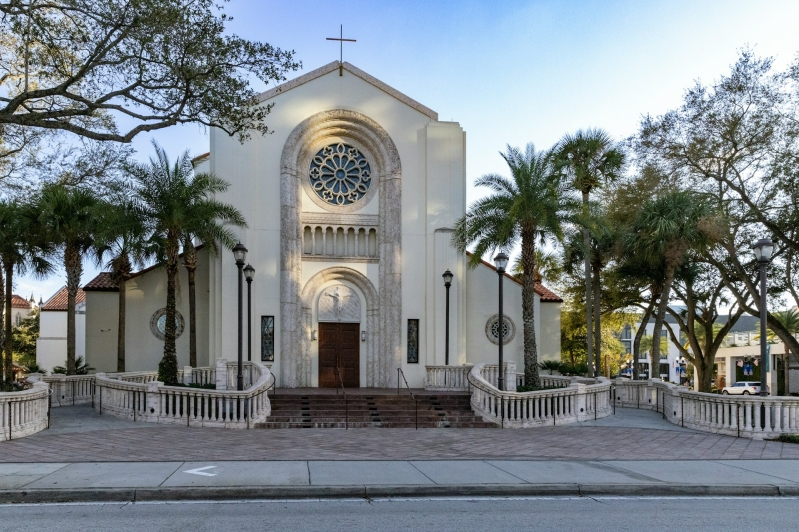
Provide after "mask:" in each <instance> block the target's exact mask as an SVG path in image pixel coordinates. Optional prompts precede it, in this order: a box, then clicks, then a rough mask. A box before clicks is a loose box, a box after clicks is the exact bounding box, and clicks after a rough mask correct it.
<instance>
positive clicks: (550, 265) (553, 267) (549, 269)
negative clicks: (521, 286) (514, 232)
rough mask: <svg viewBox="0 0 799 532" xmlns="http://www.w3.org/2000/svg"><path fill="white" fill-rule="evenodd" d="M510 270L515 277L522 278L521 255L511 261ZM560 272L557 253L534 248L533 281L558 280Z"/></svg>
mask: <svg viewBox="0 0 799 532" xmlns="http://www.w3.org/2000/svg"><path fill="white" fill-rule="evenodd" d="M511 272H512V273H513V276H514V277H516V278H517V279H519V280H524V267H523V266H522V260H521V257H518V258H516V260H515V261H513V267H511ZM561 273H562V267H561V264H560V259H559V258H558V255H557V254H556V253H554V252H552V251H544V250H542V249H541V248H536V250H535V270H534V271H533V278H534V279H535V282H536V283H542V282H544V281H546V282H548V283H555V282H558V281H559V280H560V278H561Z"/></svg>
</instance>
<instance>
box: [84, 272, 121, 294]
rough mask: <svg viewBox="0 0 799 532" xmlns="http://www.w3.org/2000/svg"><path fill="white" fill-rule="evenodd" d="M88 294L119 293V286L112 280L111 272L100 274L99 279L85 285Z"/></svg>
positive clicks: (96, 278)
mask: <svg viewBox="0 0 799 532" xmlns="http://www.w3.org/2000/svg"><path fill="white" fill-rule="evenodd" d="M83 289H84V290H86V291H87V292H119V287H118V286H117V284H116V283H115V282H114V281H112V280H111V272H100V273H98V274H97V277H95V278H94V279H92V280H91V281H89V282H88V283H86V284H85V285H83Z"/></svg>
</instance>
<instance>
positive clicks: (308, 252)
mask: <svg viewBox="0 0 799 532" xmlns="http://www.w3.org/2000/svg"><path fill="white" fill-rule="evenodd" d="M339 66H340V63H339V62H338V61H336V62H333V63H330V64H328V65H326V66H324V67H322V68H319V69H317V70H315V71H312V72H309V73H307V74H305V75H303V76H301V77H299V78H296V79H294V80H292V81H289V82H287V83H285V84H283V85H281V86H278V87H275V88H273V89H271V90H269V91H267V92H265V93H263V94H262V95H261V96H260V97H259V103H258V105H273V107H272V110H271V113H270V114H269V117H268V121H269V126H270V129H272V130H273V133H272V134H269V135H265V136H258V137H254V138H253V139H251V140H249V141H247V142H246V143H244V144H241V143H239V142H238V141H237V140H235V139H234V138H231V137H229V136H227V135H226V134H224V133H220V132H217V131H215V130H212V131H211V137H210V141H211V142H210V153H209V154H207V155H206V156H203V157H200V158H198V159H197V160H196V170H197V171H210V172H214V173H215V174H216V175H218V176H219V177H221V178H223V179H225V180H226V181H228V182H229V183H231V186H230V188H229V189H228V190H227V191H226V192H225V193H224V194H221V195H220V197H219V199H220V200H221V201H224V202H226V203H230V204H232V205H234V206H236V207H237V208H238V209H240V210H241V211H242V213H243V214H244V217H245V219H246V220H247V223H248V227H247V228H246V229H242V230H240V233H239V234H240V239H241V242H242V243H243V244H244V245H245V246H246V247H247V248H248V255H247V262H249V263H250V264H252V266H253V267H254V268H255V278H254V281H253V283H252V315H251V318H250V322H249V324H250V327H251V336H250V341H251V345H252V351H251V356H252V358H253V359H256V360H261V361H263V362H264V363H266V364H268V365H270V366H271V367H272V371H273V373H274V374H275V375H276V377H277V383H278V386H284V387H306V386H310V387H315V386H337V385H339V382H340V381H343V383H344V385H345V386H355V387H392V386H396V385H397V378H398V372H397V368H402V370H403V372H404V374H405V376H406V378H407V379H408V382H409V384H410V385H411V386H412V387H421V386H423V384H424V379H425V366H426V365H443V364H444V363H445V357H446V356H447V355H446V352H447V349H446V345H445V336H446V335H445V329H446V323H445V322H446V319H447V312H446V307H447V290H446V289H445V286H444V281H443V279H442V274H443V273H444V272H445V271H447V270H449V271H450V272H452V274H453V276H454V278H453V281H452V286H451V288H450V290H449V309H450V310H449V331H450V334H449V363H450V364H451V365H460V364H465V363H475V362H482V361H495V360H496V354H497V342H498V341H499V336H498V335H499V334H500V333H499V331H498V327H497V320H496V314H497V290H498V276H497V273H496V271H495V270H493V267H492V266H490V265H488V264H487V263H486V264H483V265H480V266H478V267H477V268H476V269H473V270H470V269H467V267H466V259H467V257H466V256H464V255H462V254H459V253H457V252H456V251H455V249H454V248H453V247H452V245H451V243H450V240H451V236H452V227H453V225H454V223H455V221H456V220H457V219H458V218H460V217H461V216H463V214H464V213H465V209H466V156H465V146H466V135H465V133H464V131H463V129H462V128H461V127H460V125H459V124H458V123H456V122H444V121H440V120H439V119H438V115H437V114H436V113H435V112H434V111H432V110H430V109H428V108H427V107H425V106H424V105H422V104H420V103H418V102H416V101H414V100H412V99H411V98H409V97H407V96H405V95H403V94H401V93H399V92H398V91H396V90H395V89H393V88H391V87H389V86H387V85H386V84H384V83H382V82H381V81H379V80H377V79H375V78H373V77H372V76H370V75H369V74H367V73H365V72H363V71H361V70H359V69H358V68H356V67H354V66H353V65H350V64H349V63H343V65H341V66H342V67H343V68H341V69H340V68H339ZM199 259H200V270H199V271H198V275H197V292H196V293H197V307H198V328H197V329H198V363H199V364H200V365H207V364H213V363H214V362H215V360H216V359H220V358H225V359H228V360H234V359H235V358H236V355H237V338H238V336H237V335H238V329H237V324H238V321H237V320H238V310H237V303H238V291H237V290H238V288H237V287H238V285H237V282H238V281H237V279H238V268H237V266H236V265H235V263H234V260H233V256H232V254H231V253H229V252H227V251H225V252H222V253H221V254H219V255H216V256H214V255H211V254H209V253H208V250H207V249H203V250H202V251H201V252H200V254H199ZM181 273H182V275H181V284H180V290H179V294H178V301H179V303H178V310H179V313H180V315H181V316H180V317H179V323H178V329H179V330H182V333H181V335H180V337H179V338H178V356H179V363H180V364H181V365H183V364H188V338H187V337H188V334H187V330H188V323H187V321H188V287H187V282H186V279H185V277H186V276H185V272H181ZM103 275H106V277H105V278H104V277H103ZM504 282H505V312H506V314H507V316H508V320H507V323H506V327H505V331H504V341H505V345H506V347H505V353H506V357H507V359H509V360H516V361H517V362H518V363H519V365H520V367H521V363H522V330H521V327H522V320H521V285H520V284H519V283H518V281H516V280H515V279H513V278H510V277H508V278H506V279H505V281H504ZM165 285H166V273H165V272H164V271H163V269H158V268H153V269H149V270H145V271H143V272H140V273H139V274H137V275H134V277H133V278H132V279H131V280H130V281H128V282H127V283H126V287H125V290H126V292H127V294H126V295H127V302H128V303H127V304H128V310H127V320H126V331H127V338H128V341H127V344H126V351H127V359H128V370H139V369H141V370H149V369H153V368H155V367H157V362H158V360H159V359H160V356H161V352H162V349H163V342H162V340H161V339H159V334H158V333H159V331H160V332H161V335H162V330H163V323H162V322H163V319H164V318H163V317H162V314H159V312H161V313H162V309H163V306H164V303H165V300H166V296H165ZM537 287H538V290H537V291H538V295H537V297H536V330H537V333H538V334H537V337H538V346H539V353H540V355H541V358H542V359H558V360H559V358H560V303H561V300H560V299H559V298H558V297H557V296H556V295H555V294H553V293H552V292H550V291H548V290H547V289H546V288H545V287H543V286H541V285H540V284H539V285H537ZM84 288H85V290H86V329H87V330H86V353H87V355H86V356H87V360H88V362H89V363H90V364H91V365H92V366H94V367H96V368H97V369H98V371H113V370H114V369H115V364H116V362H115V361H116V320H117V314H116V304H117V301H118V299H117V298H118V294H117V293H116V289H115V287H114V286H113V285H112V284H111V283H110V282H109V280H108V279H107V274H101V275H100V276H98V278H96V279H94V280H92V281H91V282H89V283H88V284H87V285H86V286H85V287H84ZM246 305H247V299H246V285H245V301H244V309H243V313H244V319H245V332H244V334H245V345H244V357H245V359H246V358H247V340H246V338H247V336H246V335H247V322H246V316H247V308H246ZM159 346H160V347H159Z"/></svg>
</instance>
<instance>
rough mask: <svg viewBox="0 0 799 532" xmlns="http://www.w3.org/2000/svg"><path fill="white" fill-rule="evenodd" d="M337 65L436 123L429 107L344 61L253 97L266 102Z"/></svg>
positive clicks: (327, 65) (436, 115)
mask: <svg viewBox="0 0 799 532" xmlns="http://www.w3.org/2000/svg"><path fill="white" fill-rule="evenodd" d="M339 64H341V65H342V66H343V67H344V70H346V71H347V72H349V73H350V74H354V75H355V76H358V77H359V78H361V79H362V80H364V81H365V82H367V83H370V84H371V85H374V86H375V87H377V88H378V89H380V90H381V91H383V92H385V93H386V94H388V95H389V96H392V97H394V98H396V99H397V100H399V101H401V102H402V103H404V104H405V105H407V106H408V107H411V108H413V109H415V110H417V111H419V112H420V113H422V114H423V115H425V116H428V117H429V118H431V119H432V120H436V121H438V113H436V112H435V111H433V110H432V109H430V108H429V107H426V106H424V105H422V104H421V103H419V102H417V101H416V100H414V99H413V98H410V97H409V96H406V95H404V94H402V93H401V92H400V91H398V90H397V89H395V88H393V87H390V86H389V85H386V84H385V83H383V82H382V81H380V80H379V79H377V78H376V77H374V76H371V75H369V74H367V73H366V72H364V71H363V70H361V69H360V68H358V67H356V66H355V65H352V64H350V63H347V62H346V61H344V63H339V61H333V62H332V63H328V64H326V65H325V66H323V67H320V68H317V69H316V70H311V71H310V72H308V73H306V74H303V75H302V76H300V77H298V78H294V79H292V80H289V81H287V82H285V83H282V84H280V85H278V86H277V87H273V88H271V89H269V90H268V91H265V92H262V93H261V94H259V95H258V96H256V97H255V101H256V102H258V103H260V102H263V101H266V100H268V99H270V98H274V97H275V96H277V95H278V94H282V93H284V92H286V91H290V90H291V89H293V88H295V87H299V86H300V85H304V84H306V83H308V82H309V81H313V80H315V79H316V78H319V77H322V76H324V75H325V74H329V73H331V72H333V71H336V70H338V67H339Z"/></svg>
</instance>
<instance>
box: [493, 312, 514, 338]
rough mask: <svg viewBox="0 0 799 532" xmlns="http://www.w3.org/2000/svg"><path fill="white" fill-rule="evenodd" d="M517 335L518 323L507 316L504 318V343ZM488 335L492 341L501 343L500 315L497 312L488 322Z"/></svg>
mask: <svg viewBox="0 0 799 532" xmlns="http://www.w3.org/2000/svg"><path fill="white" fill-rule="evenodd" d="M515 335H516V325H515V324H514V323H513V320H511V319H510V318H509V317H507V316H503V319H502V339H503V342H502V343H503V344H507V343H509V342H510V341H511V340H513V337H514V336H515ZM486 336H487V337H488V339H489V340H491V343H494V344H499V315H498V314H495V315H493V316H492V317H490V318H489V319H488V321H487V322H486Z"/></svg>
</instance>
